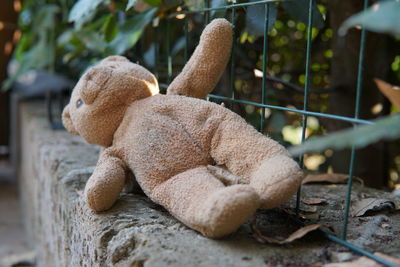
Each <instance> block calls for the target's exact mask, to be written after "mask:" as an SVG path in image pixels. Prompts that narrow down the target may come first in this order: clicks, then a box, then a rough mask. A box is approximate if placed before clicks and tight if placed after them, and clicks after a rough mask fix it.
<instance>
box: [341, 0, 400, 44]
mask: <svg viewBox="0 0 400 267" xmlns="http://www.w3.org/2000/svg"><path fill="white" fill-rule="evenodd" d="M357 25H360V26H362V27H364V28H366V29H367V30H370V31H374V32H381V33H389V34H392V35H395V36H396V35H400V1H398V0H386V1H380V2H378V3H376V4H374V5H373V6H371V7H370V8H368V9H367V10H365V11H362V12H360V13H357V14H355V15H353V16H351V17H350V18H348V19H347V20H346V21H345V22H344V23H343V25H342V26H341V29H340V31H339V33H340V34H342V35H344V34H346V32H347V30H348V29H350V28H352V27H355V26H357Z"/></svg>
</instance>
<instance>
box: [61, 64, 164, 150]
mask: <svg viewBox="0 0 400 267" xmlns="http://www.w3.org/2000/svg"><path fill="white" fill-rule="evenodd" d="M157 93H158V83H157V80H156V78H155V77H154V75H153V74H151V73H150V72H149V71H148V70H146V69H145V68H143V67H141V66H140V65H137V64H134V63H132V62H130V61H129V60H128V59H126V58H125V57H121V56H110V57H107V58H105V59H103V60H102V61H100V63H98V64H97V65H95V66H93V67H91V68H90V69H88V70H87V71H86V73H85V74H84V75H83V76H82V77H81V78H80V80H79V81H78V83H77V84H76V86H75V88H74V90H73V92H72V95H71V100H70V102H69V104H68V105H67V106H66V107H65V108H64V111H63V115H62V119H63V124H64V126H65V127H66V128H67V130H68V131H69V132H71V133H73V134H76V135H80V136H82V137H83V138H84V139H86V141H87V142H88V143H91V144H98V145H101V146H104V147H107V146H110V145H111V144H112V141H113V136H114V133H115V131H116V129H117V128H118V126H119V124H120V123H121V121H122V119H123V116H124V113H125V110H126V108H127V107H128V106H129V104H131V103H132V102H133V101H136V100H139V99H142V98H146V97H149V96H152V95H155V94H157Z"/></svg>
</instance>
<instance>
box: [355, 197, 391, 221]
mask: <svg viewBox="0 0 400 267" xmlns="http://www.w3.org/2000/svg"><path fill="white" fill-rule="evenodd" d="M394 208H395V205H394V203H393V202H392V201H390V200H388V199H378V198H364V199H360V200H357V201H355V202H353V203H352V204H351V216H353V217H359V216H363V215H365V213H367V212H368V211H379V210H385V209H390V210H392V209H394Z"/></svg>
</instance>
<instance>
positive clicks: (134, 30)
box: [109, 8, 157, 54]
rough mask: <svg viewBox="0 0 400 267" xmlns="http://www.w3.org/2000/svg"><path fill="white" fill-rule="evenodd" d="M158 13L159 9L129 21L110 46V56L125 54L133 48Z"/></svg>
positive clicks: (146, 12) (153, 9)
mask: <svg viewBox="0 0 400 267" xmlns="http://www.w3.org/2000/svg"><path fill="white" fill-rule="evenodd" d="M156 11H157V8H152V9H149V10H147V11H145V12H143V13H141V14H138V15H136V16H134V17H132V18H130V19H127V20H126V21H125V23H124V24H123V25H122V26H121V27H120V31H119V32H118V34H117V36H116V37H115V38H114V40H112V42H111V43H110V45H109V47H110V54H123V53H124V52H125V51H126V50H128V49H129V48H131V47H133V46H134V45H135V44H136V42H137V41H138V40H139V38H140V36H141V35H142V33H143V30H144V28H145V27H146V26H147V25H148V24H149V23H150V22H151V20H152V19H153V16H154V14H155V12H156Z"/></svg>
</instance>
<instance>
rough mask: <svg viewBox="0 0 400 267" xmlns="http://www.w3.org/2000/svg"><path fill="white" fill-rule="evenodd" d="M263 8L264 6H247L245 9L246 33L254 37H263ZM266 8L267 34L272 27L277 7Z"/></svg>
mask: <svg viewBox="0 0 400 267" xmlns="http://www.w3.org/2000/svg"><path fill="white" fill-rule="evenodd" d="M265 6H266V5H262V6H259V5H254V6H249V7H248V8H247V16H246V27H247V31H248V32H249V33H251V34H254V35H255V36H257V37H259V36H263V35H264V28H265V26H264V24H265V23H264V21H265V19H264V18H265V12H266V11H265ZM267 8H268V32H269V31H270V30H271V29H272V27H274V24H275V20H276V15H277V12H278V10H277V6H276V5H274V4H269V5H267Z"/></svg>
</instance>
